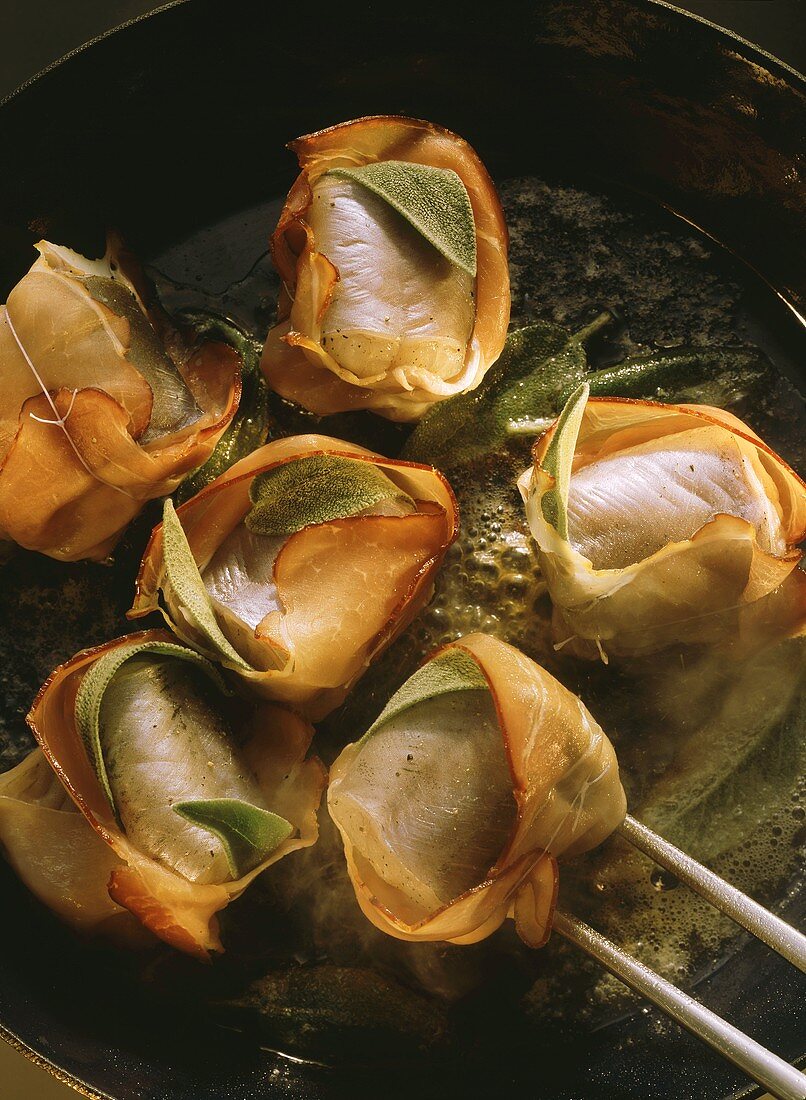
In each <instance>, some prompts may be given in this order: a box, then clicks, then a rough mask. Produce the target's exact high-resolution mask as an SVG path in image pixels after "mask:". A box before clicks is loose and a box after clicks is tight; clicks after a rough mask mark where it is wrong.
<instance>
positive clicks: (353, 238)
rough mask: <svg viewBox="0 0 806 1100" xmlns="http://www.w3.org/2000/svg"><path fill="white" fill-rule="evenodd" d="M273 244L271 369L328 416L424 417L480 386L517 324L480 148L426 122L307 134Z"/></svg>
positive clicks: (501, 229) (366, 124) (365, 123)
mask: <svg viewBox="0 0 806 1100" xmlns="http://www.w3.org/2000/svg"><path fill="white" fill-rule="evenodd" d="M290 148H291V149H292V150H293V151H294V152H295V153H296V154H297V157H298V159H299V164H300V168H301V174H300V175H299V176H298V178H297V180H296V182H295V183H294V186H293V187H292V188H291V191H290V192H289V194H288V198H287V199H286V203H285V206H284V208H283V211H282V214H281V215H280V221H279V223H278V225H277V228H276V230H275V232H274V236H273V238H272V255H273V257H274V261H275V264H276V266H277V269H278V271H279V272H280V275H281V276H282V279H283V286H284V292H283V296H282V298H281V301H280V309H279V321H278V324H277V325H276V326H275V327H274V328H273V329H272V330H271V332H270V333H269V336H268V339H267V341H266V346H265V349H264V352H263V360H262V365H263V370H264V373H265V375H266V378H267V380H268V382H269V384H270V385H271V386H272V387H273V388H274V389H275V390H277V392H278V393H280V394H282V395H283V396H284V397H287V398H290V399H291V400H293V401H296V402H297V403H298V404H300V405H303V406H304V407H305V408H307V409H310V410H311V411H312V412H315V413H318V414H320V415H327V414H329V413H335V412H343V411H347V410H350V409H371V410H372V411H374V412H377V413H380V414H381V415H382V416H386V417H388V418H389V419H391V420H416V419H417V418H419V417H420V416H422V414H423V413H424V412H425V411H426V410H427V409H428V408H429V407H430V406H431V405H433V404H434V403H435V402H438V401H444V400H445V399H446V398H448V397H451V396H452V395H453V394H457V393H465V392H467V391H468V390H472V389H474V388H475V387H476V386H477V385H478V384H479V382H480V381H481V380H482V378H483V377H484V374H485V372H486V371H487V370H488V368H489V367H490V366H491V365H492V364H493V363H494V362H495V360H496V359H497V358H498V356H499V354H500V352H501V349H502V347H503V346H504V340H505V338H506V332H507V324H508V321H509V304H510V297H509V271H508V267H507V247H508V238H507V230H506V225H505V223H504V217H503V213H502V211H501V204H500V202H499V200H498V196H497V194H496V192H495V188H494V187H493V184H492V181H491V180H490V177H489V176H488V175H487V172H486V170H485V168H484V165H483V164H482V163H481V161H480V160H479V158H478V157H477V155H476V154H475V152H474V151H473V150H472V149H471V148H470V146H469V145H468V144H467V142H465V141H463V140H462V138H460V137H457V136H456V134H452V133H450V132H449V131H448V130H443V129H442V128H441V127H439V126H435V125H433V124H432V123H429V122H420V121H417V120H416V119H409V118H399V117H392V116H381V117H375V118H363V119H358V120H356V121H354V122H345V123H343V124H342V125H340V126H334V127H332V128H331V129H329V130H322V131H320V132H319V133H316V134H309V135H308V136H307V137H302V138H299V139H298V140H297V141H294V142H292V143H291V146H290Z"/></svg>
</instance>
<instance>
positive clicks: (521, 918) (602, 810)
mask: <svg viewBox="0 0 806 1100" xmlns="http://www.w3.org/2000/svg"><path fill="white" fill-rule="evenodd" d="M328 809H329V811H330V814H331V817H332V818H333V820H334V821H335V823H336V825H337V826H338V829H339V831H340V833H341V837H342V840H343V842H344V851H345V856H346V858H347V866H348V869H349V873H350V878H351V880H352V884H353V888H354V890H355V894H356V898H357V899H358V903H359V905H360V906H361V909H362V910H363V912H364V914H365V915H366V916H367V917H368V918H369V920H370V921H372V923H373V924H375V925H377V927H378V928H380V929H381V930H382V931H384V932H388V933H389V934H390V935H392V936H396V937H397V938H399V939H405V940H449V941H451V942H453V943H474V942H476V941H477V940H480V939H483V938H484V937H485V936H488V935H489V934H490V933H491V932H493V931H495V929H496V928H498V926H499V925H500V924H501V923H502V922H503V921H504V919H505V918H506V917H507V916H511V917H513V918H514V920H515V923H516V927H517V930H518V933H519V934H520V936H521V937H522V939H523V940H524V942H526V943H527V944H529V945H530V946H532V947H540V946H542V944H543V943H545V941H546V939H547V938H548V935H549V930H550V926H551V916H552V912H553V909H554V902H555V896H556V890H557V864H556V859H557V858H558V857H560V856H571V855H577V854H579V853H582V852H585V851H587V850H588V849H590V848H593V847H595V846H596V845H597V844H600V843H601V842H602V841H603V840H604V839H605V838H606V837H607V836H609V835H610V833H611V832H612V831H613V830H614V829H615V828H617V826H618V825H619V824H620V823H621V821H622V820H623V818H624V814H625V812H626V801H625V797H624V791H623V790H622V787H621V783H620V781H619V776H618V765H617V762H616V757H615V753H614V751H613V747H612V745H611V744H610V742H609V740H608V739H607V737H606V736H605V734H604V733H603V731H602V730H601V728H600V727H599V726H598V725H597V723H596V722H595V720H594V719H593V718H592V716H591V715H590V713H589V712H588V711H587V709H586V708H585V706H584V704H583V703H582V702H581V701H580V700H579V699H578V698H577V697H576V696H575V695H572V694H571V692H569V691H567V690H566V689H565V688H564V687H563V686H562V685H561V684H560V683H558V681H557V680H555V679H554V677H553V676H551V675H549V673H547V672H546V671H545V670H544V669H542V668H540V666H539V665H536V664H535V663H534V661H530V660H529V659H528V658H526V657H525V656H523V654H522V653H520V652H519V651H518V650H516V649H513V648H512V647H511V646H509V645H506V644H505V643H504V642H500V641H498V640H497V639H495V638H492V637H490V636H489V635H485V634H471V635H468V636H467V637H465V638H462V639H461V640H460V641H458V642H455V643H453V644H451V645H448V646H446V647H445V648H444V649H441V650H439V651H438V652H437V653H436V654H435V655H434V656H433V657H432V658H431V659H430V660H429V661H427V662H426V664H424V665H423V666H422V667H421V668H420V669H419V670H418V671H417V672H415V673H414V675H413V676H411V677H410V678H409V680H407V681H406V683H405V684H404V685H403V687H402V688H400V690H399V691H398V692H397V693H396V694H395V695H394V696H392V698H391V699H390V701H389V703H388V704H387V706H386V708H385V709H384V710H383V711H382V713H381V715H380V716H379V718H378V719H377V720H376V721H375V723H374V724H373V725H372V726H371V727H370V729H369V730H368V731H367V732H366V733H365V734H364V736H363V737H362V738H361V740H360V741H357V742H356V743H354V744H352V745H348V746H347V748H346V749H344V751H343V752H342V753H341V755H340V756H339V758H338V759H337V760H336V762H335V764H334V765H333V767H332V769H331V776H330V787H329V790H328Z"/></svg>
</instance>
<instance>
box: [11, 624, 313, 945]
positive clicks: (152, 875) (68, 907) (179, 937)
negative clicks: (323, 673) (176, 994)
mask: <svg viewBox="0 0 806 1100" xmlns="http://www.w3.org/2000/svg"><path fill="white" fill-rule="evenodd" d="M28 723H29V725H30V727H31V729H32V730H33V732H34V735H35V737H36V739H37V741H38V743H39V748H38V749H35V750H34V752H33V753H31V755H30V756H29V757H28V758H27V759H26V760H24V761H23V762H22V763H21V764H20V765H18V766H17V768H15V769H13V770H12V771H11V772H9V773H7V774H6V775H4V776H0V846H2V848H3V850H4V851H5V853H6V855H7V857H8V859H9V861H10V862H11V864H12V865H13V866H14V867H15V869H16V870H17V872H18V873H19V875H20V877H21V878H22V879H23V881H24V882H25V883H26V884H27V885H28V886H29V888H30V889H31V890H32V891H33V892H34V893H35V894H36V895H37V896H38V897H39V898H40V899H41V900H42V901H44V902H45V903H46V904H47V905H49V906H50V907H51V908H52V909H54V910H55V911H56V912H57V913H58V914H59V915H60V916H61V917H63V918H64V919H65V920H67V921H69V922H70V923H72V924H73V925H75V926H77V927H81V928H83V929H85V930H87V931H112V930H113V929H114V926H116V925H120V924H121V923H122V921H121V918H123V917H125V918H126V919H128V920H129V921H131V916H130V915H133V916H134V917H136V918H137V920H138V921H139V922H140V923H141V925H143V926H144V927H145V928H146V929H148V930H149V931H150V932H152V933H154V934H155V935H156V936H158V937H160V938H161V939H163V940H165V941H166V942H167V943H169V944H171V945H172V946H173V947H176V948H178V949H179V950H181V951H185V952H187V953H189V954H192V955H196V956H199V957H202V958H205V957H207V954H208V952H211V951H220V950H222V945H221V940H220V938H219V931H218V921H217V918H216V913H218V912H219V911H220V910H221V909H223V908H224V907H225V906H226V905H228V904H229V903H230V901H232V900H233V899H234V898H237V897H238V896H239V895H240V894H242V893H243V891H244V890H245V889H246V888H247V886H248V885H249V884H250V883H251V882H252V880H253V879H254V878H255V877H256V876H257V875H259V874H260V873H261V872H262V871H264V870H265V869H266V868H267V867H269V866H271V864H273V863H276V862H277V860H279V859H282V858H283V856H286V855H288V854H289V853H290V852H293V851H295V850H296V849H299V848H305V847H308V846H309V845H311V844H313V843H314V842H315V841H316V839H317V836H318V823H317V816H316V813H317V808H318V806H319V802H320V799H321V795H322V791H323V788H324V785H325V771H324V768H323V767H322V765H321V763H320V762H319V761H318V760H317V759H316V758H315V757H311V758H306V754H307V752H308V748H309V745H310V742H311V738H312V736H313V730H312V728H311V727H310V726H309V725H308V724H307V723H305V722H304V721H303V720H302V719H301V718H300V717H299V716H298V715H296V714H294V713H293V712H291V711H290V710H288V709H286V708H285V707H281V706H277V705H275V704H272V703H266V702H257V703H255V702H246V701H244V700H241V699H238V698H235V697H234V696H233V695H232V693H231V692H230V691H229V689H228V688H227V687H226V686H225V684H224V682H223V681H222V679H221V677H220V674H219V673H218V671H217V670H216V669H215V668H214V666H213V665H211V664H210V663H209V662H208V661H207V660H205V658H203V657H200V656H199V655H198V654H197V653H196V652H195V651H193V650H190V649H187V648H185V647H184V646H180V645H177V644H176V643H175V642H174V641H173V640H172V639H171V637H170V635H168V634H166V633H164V632H162V631H147V632H144V633H140V634H131V635H128V636H127V637H123V638H118V639H117V640H115V641H113V642H109V643H108V644H107V645H103V646H100V647H99V648H97V649H93V650H86V651H85V652H83V653H79V654H78V655H77V656H76V657H74V658H73V659H72V660H71V661H68V662H67V663H66V664H64V665H62V666H61V667H60V668H58V669H56V671H55V672H54V673H53V675H52V676H51V677H50V679H49V680H48V681H47V682H46V683H45V685H44V687H43V688H42V690H41V691H40V693H39V695H38V696H37V698H36V700H35V702H34V705H33V707H32V709H31V712H30V714H29V715H28ZM65 792H66V793H65ZM67 796H69V798H68V797H67Z"/></svg>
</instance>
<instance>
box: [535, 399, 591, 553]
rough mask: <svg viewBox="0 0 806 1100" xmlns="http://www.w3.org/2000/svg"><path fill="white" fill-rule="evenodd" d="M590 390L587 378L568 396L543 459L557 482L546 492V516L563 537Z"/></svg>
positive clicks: (544, 467)
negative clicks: (569, 494) (577, 446)
mask: <svg viewBox="0 0 806 1100" xmlns="http://www.w3.org/2000/svg"><path fill="white" fill-rule="evenodd" d="M589 393H590V389H589V387H588V384H587V382H583V384H582V385H581V386H579V387H578V388H577V389H576V390H574V392H573V393H572V394H571V396H570V397H569V398H568V401H567V402H566V405H565V408H564V409H563V411H562V412H561V413H560V416H559V419H558V421H557V426H556V428H555V429H554V434H553V435H552V437H551V442H550V443H549V445H548V447H547V449H546V453H545V455H544V456H543V461H542V463H541V465H542V467H543V469H544V470H545V471H546V473H548V474H551V476H552V477H553V478H554V485H553V486H552V487H551V489H549V490H548V491H547V492H546V493H544V494H543V500H542V502H541V504H542V508H543V516H544V518H545V520H546V522H547V523H550V524H551V526H552V527H553V528H554V529H555V531H556V532H557V534H558V535H559V536H560V538H562V539H566V540H567V539H568V492H569V489H570V487H571V466H572V463H573V461H574V451H575V449H576V443H577V438H578V436H579V428H580V425H581V424H582V417H583V414H584V412H585V406H586V405H587V403H588V394H589Z"/></svg>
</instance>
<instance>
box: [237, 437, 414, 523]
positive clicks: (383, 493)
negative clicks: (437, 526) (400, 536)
mask: <svg viewBox="0 0 806 1100" xmlns="http://www.w3.org/2000/svg"><path fill="white" fill-rule="evenodd" d="M249 496H250V498H251V499H252V502H253V507H252V509H251V511H250V512H249V513H248V515H247V516H246V520H245V522H246V526H247V527H248V528H249V530H250V531H253V532H254V533H255V534H257V535H291V534H293V533H294V532H295V531H301V530H302V528H303V527H310V526H311V525H312V524H314V523H329V522H330V521H331V520H334V519H345V518H346V517H347V516H354V515H357V514H358V513H359V512H363V511H364V510H365V509H367V508H375V507H376V506H377V505H379V504H380V503H381V502H382V501H386V500H388V501H394V502H396V503H399V504H405V503H408V504H410V505H411V506H412V507H413V506H414V502H413V501H412V499H411V497H409V496H407V494H406V493H404V492H403V490H402V489H399V488H398V487H397V486H396V485H395V484H394V482H392V481H390V479H389V478H388V477H387V476H386V474H384V473H383V472H382V471H381V470H379V469H378V467H377V466H375V465H373V463H371V462H360V461H358V460H357V459H353V458H343V457H342V456H341V455H322V454H319V455H309V456H307V457H305V458H298V459H295V460H294V461H292V462H286V463H284V464H283V465H282V466H275V467H274V468H273V469H272V470H267V471H266V472H265V473H263V474H258V476H257V477H256V478H255V479H254V480H253V481H252V484H251V486H250V489H249Z"/></svg>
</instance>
